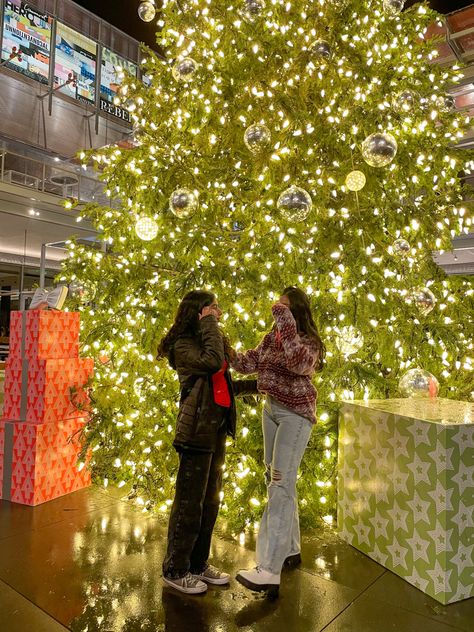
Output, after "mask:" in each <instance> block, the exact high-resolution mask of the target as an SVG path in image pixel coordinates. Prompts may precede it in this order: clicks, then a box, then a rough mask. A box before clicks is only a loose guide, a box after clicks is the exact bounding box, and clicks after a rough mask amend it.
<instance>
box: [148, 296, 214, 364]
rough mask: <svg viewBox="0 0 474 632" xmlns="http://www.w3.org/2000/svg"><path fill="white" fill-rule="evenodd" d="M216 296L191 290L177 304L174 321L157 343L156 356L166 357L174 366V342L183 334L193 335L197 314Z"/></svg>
mask: <svg viewBox="0 0 474 632" xmlns="http://www.w3.org/2000/svg"><path fill="white" fill-rule="evenodd" d="M215 299H216V297H215V296H214V294H212V292H206V291H204V290H192V291H191V292H188V293H187V294H186V296H185V297H184V298H183V299H182V301H181V303H180V304H179V307H178V311H177V312H176V316H175V319H174V323H173V325H172V326H171V329H170V330H169V331H168V333H167V334H166V335H165V336H164V337H163V338H162V339H161V341H160V344H159V345H158V357H159V358H168V360H169V362H170V364H171V366H174V357H173V356H174V343H175V342H176V340H177V339H178V338H179V337H180V336H183V335H189V336H195V335H197V334H198V331H199V314H200V313H201V311H202V308H203V307H206V306H208V305H211V304H212V303H213V302H214V301H215Z"/></svg>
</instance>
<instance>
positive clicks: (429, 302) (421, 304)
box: [412, 287, 436, 316]
mask: <svg viewBox="0 0 474 632" xmlns="http://www.w3.org/2000/svg"><path fill="white" fill-rule="evenodd" d="M412 300H413V302H414V303H415V305H416V307H417V308H418V311H419V312H420V314H422V315H423V316H427V315H428V314H429V313H430V312H432V311H433V309H434V308H435V305H436V296H435V295H434V294H433V292H432V291H431V290H430V289H429V288H427V287H420V288H417V289H416V290H415V291H414V292H413V295H412Z"/></svg>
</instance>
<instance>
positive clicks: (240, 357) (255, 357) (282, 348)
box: [231, 303, 319, 423]
mask: <svg viewBox="0 0 474 632" xmlns="http://www.w3.org/2000/svg"><path fill="white" fill-rule="evenodd" d="M272 313H273V318H274V319H275V323H276V328H275V329H273V330H272V331H271V332H270V333H269V334H267V335H266V336H265V338H264V339H263V340H262V342H261V343H260V344H259V345H258V347H257V348H256V349H251V350H250V351H247V352H246V353H237V355H236V357H235V359H234V360H233V361H232V362H231V366H232V368H233V369H235V370H236V371H238V372H239V373H244V374H250V373H257V388H258V390H259V391H260V392H262V393H267V395H270V396H271V397H273V398H274V399H276V400H277V401H278V402H280V404H283V406H286V407H287V408H290V409H291V410H294V411H295V413H297V414H298V415H301V416H302V417H306V418H307V419H309V420H310V421H312V422H313V423H316V415H315V407H316V397H317V391H316V389H315V388H314V386H313V384H312V382H311V376H312V375H313V373H314V371H315V364H316V362H317V360H318V353H319V352H318V350H317V348H316V345H315V343H314V341H313V340H312V339H311V338H309V337H307V336H300V335H299V334H298V331H297V327H296V321H295V319H294V318H293V314H292V313H291V311H290V309H289V308H288V307H286V306H285V305H282V304H280V303H277V304H276V305H273V307H272Z"/></svg>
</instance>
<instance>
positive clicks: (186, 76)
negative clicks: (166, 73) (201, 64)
mask: <svg viewBox="0 0 474 632" xmlns="http://www.w3.org/2000/svg"><path fill="white" fill-rule="evenodd" d="M197 69H198V63H197V61H195V60H194V59H193V58H192V57H184V58H183V59H178V60H177V61H176V62H175V64H174V66H173V71H172V72H173V77H174V78H175V79H176V81H182V82H187V81H192V79H193V78H194V75H195V74H196V71H197Z"/></svg>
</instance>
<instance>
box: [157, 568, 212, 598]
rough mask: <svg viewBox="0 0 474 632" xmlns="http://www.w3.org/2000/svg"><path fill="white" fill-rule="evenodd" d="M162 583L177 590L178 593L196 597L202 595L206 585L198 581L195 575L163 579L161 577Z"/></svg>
mask: <svg viewBox="0 0 474 632" xmlns="http://www.w3.org/2000/svg"><path fill="white" fill-rule="evenodd" d="M163 581H164V582H165V584H168V586H171V587H172V588H175V589H176V590H179V592H182V593H187V594H188V595H198V594H200V593H204V592H206V590H207V585H206V584H205V583H204V582H202V581H201V580H200V579H199V576H197V575H191V573H186V575H184V577H176V578H173V577H165V576H164V575H163Z"/></svg>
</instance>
